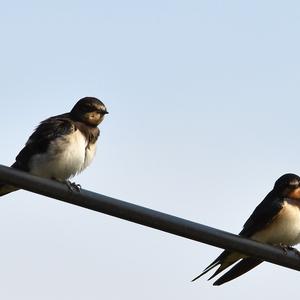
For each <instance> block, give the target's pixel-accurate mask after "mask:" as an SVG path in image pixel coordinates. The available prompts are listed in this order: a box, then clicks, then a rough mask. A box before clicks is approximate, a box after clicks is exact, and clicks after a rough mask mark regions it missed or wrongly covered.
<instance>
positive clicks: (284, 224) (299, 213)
mask: <svg viewBox="0 0 300 300" xmlns="http://www.w3.org/2000/svg"><path fill="white" fill-rule="evenodd" d="M299 205H300V203H299V201H297V200H287V201H285V202H284V205H283V208H282V209H281V211H280V212H279V214H278V215H277V216H276V217H275V218H274V220H273V221H272V223H270V224H269V225H267V227H266V228H265V229H264V230H261V231H259V232H257V233H256V234H254V235H253V236H252V237H251V238H252V239H254V240H257V241H261V242H265V243H269V244H280V243H282V244H285V245H291V246H293V245H296V244H298V243H299V242H300V208H299Z"/></svg>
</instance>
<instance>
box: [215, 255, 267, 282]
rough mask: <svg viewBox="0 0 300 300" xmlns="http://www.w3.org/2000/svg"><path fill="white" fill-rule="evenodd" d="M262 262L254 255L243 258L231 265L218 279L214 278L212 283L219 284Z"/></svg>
mask: <svg viewBox="0 0 300 300" xmlns="http://www.w3.org/2000/svg"><path fill="white" fill-rule="evenodd" d="M262 262H263V260H261V259H258V258H255V257H247V258H244V259H242V260H241V261H240V262H238V263H237V264H236V265H235V266H234V267H232V268H231V269H230V270H229V271H228V272H226V273H225V274H224V275H223V276H221V277H220V278H219V279H218V280H216V281H215V282H214V284H213V285H216V286H219V285H221V284H223V283H226V282H228V281H230V280H233V279H235V278H237V277H239V276H241V275H243V274H245V273H246V272H248V271H250V270H251V269H253V268H255V267H256V266H258V265H259V264H261V263H262ZM216 275H217V274H216Z"/></svg>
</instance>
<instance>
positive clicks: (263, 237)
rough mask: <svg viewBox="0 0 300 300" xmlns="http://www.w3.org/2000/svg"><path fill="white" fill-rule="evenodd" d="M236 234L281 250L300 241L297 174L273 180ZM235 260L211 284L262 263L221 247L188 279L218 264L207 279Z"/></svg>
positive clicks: (225, 279)
mask: <svg viewBox="0 0 300 300" xmlns="http://www.w3.org/2000/svg"><path fill="white" fill-rule="evenodd" d="M239 235H240V236H242V237H245V238H249V239H253V240H256V241H259V242H263V243H267V244H271V245H275V246H281V247H283V249H284V250H285V251H286V249H287V248H288V249H290V248H291V249H293V248H292V246H294V245H296V244H298V243H299V242H300V177H299V176H297V175H295V174H285V175H283V176H281V177H280V178H279V179H277V181H276V182H275V185H274V188H273V190H271V191H270V192H269V193H268V194H267V196H266V197H265V198H264V200H263V201H262V202H261V203H260V204H259V205H258V206H257V207H256V208H255V210H254V211H253V213H252V214H251V216H250V217H249V219H248V220H247V221H246V223H245V224H244V226H243V230H242V231H241V232H240V233H239ZM294 250H295V251H297V250H296V249H294ZM238 261H239V262H238ZM236 262H238V263H237V264H235V265H234V266H233V267H232V268H231V269H230V270H229V271H228V272H227V273H225V274H224V275H222V276H221V277H220V278H219V279H218V280H217V281H215V282H214V284H213V285H221V284H223V283H225V282H228V281H230V280H232V279H235V278H236V277H238V276H240V275H242V274H244V273H246V272H248V271H250V270H251V269H253V268H254V267H256V266H257V265H259V264H260V263H262V262H263V260H261V259H258V258H255V257H249V256H246V255H244V254H241V253H238V252H234V251H229V250H224V251H223V252H222V253H221V254H220V255H219V256H218V257H217V258H216V259H215V260H214V261H213V262H212V263H211V264H210V265H209V266H207V267H206V268H205V269H204V270H203V272H202V273H201V274H200V275H199V276H197V277H196V278H194V279H193V280H192V281H195V280H196V279H198V278H199V277H201V276H202V275H204V274H206V273H207V272H209V271H210V270H211V269H213V268H215V267H217V266H219V268H218V269H217V270H216V271H215V273H214V274H213V275H212V276H211V277H210V278H209V279H208V280H210V279H212V278H214V277H215V276H216V275H218V274H219V273H220V272H222V271H224V270H225V269H227V268H228V267H229V266H231V265H233V264H234V263H236Z"/></svg>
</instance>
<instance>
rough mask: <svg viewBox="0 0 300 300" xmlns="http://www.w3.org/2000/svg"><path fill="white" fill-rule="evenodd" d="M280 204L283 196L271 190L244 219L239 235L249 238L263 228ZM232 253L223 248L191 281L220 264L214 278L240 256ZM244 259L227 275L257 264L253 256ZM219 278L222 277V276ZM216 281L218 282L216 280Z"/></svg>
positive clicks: (280, 206) (276, 211)
mask: <svg viewBox="0 0 300 300" xmlns="http://www.w3.org/2000/svg"><path fill="white" fill-rule="evenodd" d="M282 205H283V198H280V197H278V196H277V195H276V194H275V192H274V191H271V192H270V193H269V194H268V195H267V196H266V197H265V198H264V200H263V201H262V202H261V203H260V204H259V205H258V206H257V207H256V208H255V210H254V211H253V213H252V214H251V216H250V217H249V219H248V220H247V221H246V223H245V225H244V227H243V230H242V231H241V232H240V235H241V236H243V237H248V238H250V237H251V236H252V235H253V234H254V233H255V232H257V231H259V230H261V229H263V228H264V227H265V226H266V225H267V224H269V223H270V222H272V220H273V218H274V217H275V216H276V215H277V214H278V212H279V211H280V210H281V208H282ZM234 253H235V252H233V251H229V250H224V251H223V252H222V253H221V254H220V255H219V256H218V257H217V258H216V259H215V260H214V261H213V262H212V263H211V264H210V265H209V266H207V267H206V268H205V269H204V270H203V272H202V273H201V274H200V275H199V276H197V277H196V278H194V279H193V280H192V281H195V280H196V279H198V278H199V277H201V276H203V275H204V274H206V273H207V272H209V271H210V270H211V269H213V268H215V267H216V266H218V265H220V266H219V268H218V269H217V270H216V271H215V273H214V274H213V275H212V276H211V277H210V278H209V279H212V278H214V277H215V276H216V275H218V274H219V273H221V272H222V271H224V270H225V269H226V268H228V267H229V266H231V265H232V264H234V263H235V262H236V261H238V260H239V259H240V258H241V257H238V256H237V257H236V259H235V258H233V259H232V257H233V256H234ZM244 260H245V259H243V260H242V261H241V262H240V263H238V264H237V265H236V266H235V267H233V268H232V269H231V270H233V271H231V270H230V271H229V272H231V273H229V274H228V275H227V276H228V277H229V276H233V275H232V274H234V276H235V277H238V276H239V275H235V274H237V273H238V272H241V270H244V269H245V271H243V273H245V272H247V271H249V270H250V269H252V268H254V267H255V266H256V265H257V264H258V263H257V264H256V265H255V262H257V259H254V258H253V260H250V259H249V260H246V261H245V262H243V261H244ZM242 262H243V263H242ZM240 264H241V265H240ZM252 265H253V266H252ZM251 266H252V267H251ZM246 268H249V269H248V270H246ZM227 273H228V272H227ZM227 273H226V274H227ZM243 273H241V274H240V275H242V274H243ZM226 274H224V276H225V275H226ZM227 276H226V277H225V279H226V278H227ZM235 277H234V278H235ZM221 278H223V276H222V277H221ZM223 279H224V278H223ZM223 279H222V280H223ZM232 279H233V278H231V279H228V280H232ZM228 280H226V281H228ZM220 282H221V280H220ZM217 283H219V282H218V281H217ZM223 283H224V282H223Z"/></svg>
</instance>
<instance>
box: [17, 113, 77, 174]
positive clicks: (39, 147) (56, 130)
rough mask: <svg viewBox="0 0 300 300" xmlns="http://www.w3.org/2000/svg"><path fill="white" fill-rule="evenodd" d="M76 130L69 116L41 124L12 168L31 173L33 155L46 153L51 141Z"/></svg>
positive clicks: (64, 115) (50, 119) (54, 118)
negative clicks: (30, 164)
mask: <svg viewBox="0 0 300 300" xmlns="http://www.w3.org/2000/svg"><path fill="white" fill-rule="evenodd" d="M75 130H76V127H75V124H74V122H73V121H72V120H71V119H70V118H69V114H63V115H59V116H55V117H51V118H49V119H47V120H45V121H43V122H41V123H40V125H39V126H38V127H37V128H36V130H35V131H34V132H33V134H32V135H31V136H30V137H29V139H28V141H27V143H26V145H25V147H24V148H23V149H22V150H21V151H20V153H19V154H18V155H17V157H16V162H15V163H14V164H13V165H12V167H13V168H16V169H20V170H23V171H29V166H28V163H29V161H30V159H31V157H32V156H33V155H35V154H37V153H44V152H46V151H47V149H48V146H49V144H50V142H51V141H53V140H54V139H56V138H58V137H61V136H63V135H67V134H70V133H71V132H73V131H75Z"/></svg>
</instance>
